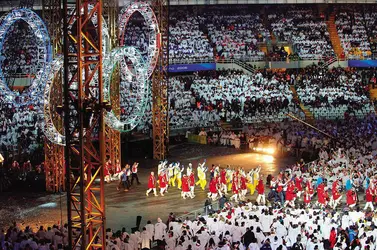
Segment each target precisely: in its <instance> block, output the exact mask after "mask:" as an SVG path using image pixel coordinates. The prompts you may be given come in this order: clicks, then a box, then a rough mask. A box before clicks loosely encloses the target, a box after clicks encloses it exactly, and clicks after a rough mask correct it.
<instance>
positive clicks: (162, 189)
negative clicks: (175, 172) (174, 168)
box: [158, 171, 168, 196]
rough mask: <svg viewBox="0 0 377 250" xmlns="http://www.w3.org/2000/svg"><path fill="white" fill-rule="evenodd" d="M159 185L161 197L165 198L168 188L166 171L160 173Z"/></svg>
mask: <svg viewBox="0 0 377 250" xmlns="http://www.w3.org/2000/svg"><path fill="white" fill-rule="evenodd" d="M158 180H159V184H160V194H161V196H164V193H165V191H166V189H167V187H168V181H167V179H166V173H165V171H162V172H161V173H160V176H159V177H158Z"/></svg>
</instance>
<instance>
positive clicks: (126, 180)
mask: <svg viewBox="0 0 377 250" xmlns="http://www.w3.org/2000/svg"><path fill="white" fill-rule="evenodd" d="M138 168H139V163H138V162H134V163H133V164H132V166H131V165H129V164H126V165H125V166H124V167H121V164H120V163H119V160H116V162H115V164H112V163H111V160H108V161H107V162H106V164H105V166H104V176H105V182H107V183H110V182H112V181H119V185H118V186H117V190H120V189H121V188H122V187H123V189H124V191H128V190H129V188H130V187H131V185H133V183H134V181H136V182H137V184H138V185H140V181H139V176H138V174H137V173H138Z"/></svg>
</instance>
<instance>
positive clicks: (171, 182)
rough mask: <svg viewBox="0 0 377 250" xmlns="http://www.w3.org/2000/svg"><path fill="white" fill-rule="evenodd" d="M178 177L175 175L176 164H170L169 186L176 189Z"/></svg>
mask: <svg viewBox="0 0 377 250" xmlns="http://www.w3.org/2000/svg"><path fill="white" fill-rule="evenodd" d="M176 178H177V176H176V175H175V163H174V162H173V163H170V164H169V167H168V180H169V186H173V187H175V179H176Z"/></svg>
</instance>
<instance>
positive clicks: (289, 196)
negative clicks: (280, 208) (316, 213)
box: [284, 180, 296, 208]
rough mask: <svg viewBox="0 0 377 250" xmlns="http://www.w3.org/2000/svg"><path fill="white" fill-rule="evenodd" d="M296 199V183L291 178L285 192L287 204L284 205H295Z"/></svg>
mask: <svg viewBox="0 0 377 250" xmlns="http://www.w3.org/2000/svg"><path fill="white" fill-rule="evenodd" d="M295 199H296V194H295V183H294V182H293V181H292V180H291V181H289V182H288V186H287V191H286V193H285V204H284V206H287V205H289V206H291V207H293V208H294V207H295Z"/></svg>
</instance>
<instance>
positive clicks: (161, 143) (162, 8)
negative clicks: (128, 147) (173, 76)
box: [152, 0, 169, 160]
mask: <svg viewBox="0 0 377 250" xmlns="http://www.w3.org/2000/svg"><path fill="white" fill-rule="evenodd" d="M152 7H153V10H154V12H155V13H156V16H157V21H158V25H159V27H160V37H159V41H158V42H157V44H158V46H159V48H160V50H159V57H158V63H157V66H156V70H155V71H154V73H153V76H152V99H153V107H152V125H153V158H154V159H158V160H163V159H165V158H166V157H167V152H168V145H169V104H168V86H169V77H168V67H169V0H153V1H152Z"/></svg>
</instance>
